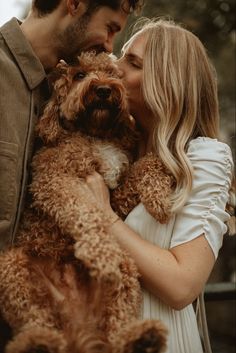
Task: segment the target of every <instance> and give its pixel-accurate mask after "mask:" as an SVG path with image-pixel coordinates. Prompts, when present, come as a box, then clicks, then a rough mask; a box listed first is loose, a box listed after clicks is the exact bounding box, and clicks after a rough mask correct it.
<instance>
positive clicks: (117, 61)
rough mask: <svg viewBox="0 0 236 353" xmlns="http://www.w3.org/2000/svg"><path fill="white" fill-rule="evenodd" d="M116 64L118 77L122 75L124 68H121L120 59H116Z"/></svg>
mask: <svg viewBox="0 0 236 353" xmlns="http://www.w3.org/2000/svg"><path fill="white" fill-rule="evenodd" d="M116 65H117V68H118V76H119V78H123V77H124V70H123V69H122V63H121V59H118V60H116Z"/></svg>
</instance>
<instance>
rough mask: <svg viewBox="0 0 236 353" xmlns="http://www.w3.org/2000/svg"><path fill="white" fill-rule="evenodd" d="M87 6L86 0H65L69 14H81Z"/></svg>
mask: <svg viewBox="0 0 236 353" xmlns="http://www.w3.org/2000/svg"><path fill="white" fill-rule="evenodd" d="M87 7H88V2H87V1H86V0H67V8H68V12H69V13H70V14H71V16H75V15H78V14H79V15H81V16H82V15H83V14H84V13H85V12H86V10H87Z"/></svg>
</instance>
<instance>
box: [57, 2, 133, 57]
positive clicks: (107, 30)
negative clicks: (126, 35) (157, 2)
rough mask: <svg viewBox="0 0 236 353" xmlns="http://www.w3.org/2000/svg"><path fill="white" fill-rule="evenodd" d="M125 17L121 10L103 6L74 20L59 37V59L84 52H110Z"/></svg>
mask: <svg viewBox="0 0 236 353" xmlns="http://www.w3.org/2000/svg"><path fill="white" fill-rule="evenodd" d="M127 16H128V15H127V13H126V12H124V11H123V10H122V9H121V8H120V9H119V10H113V9H111V8H109V7H105V6H103V7H100V8H99V9H98V10H96V11H95V12H94V13H92V14H91V15H88V14H87V13H85V14H84V15H82V16H81V17H80V18H77V19H74V20H73V22H72V23H70V24H69V25H68V26H67V28H65V30H64V31H63V33H61V34H60V35H59V43H60V53H59V56H60V58H62V59H65V60H68V59H70V58H71V57H73V56H74V55H77V54H79V53H80V52H81V51H86V50H96V51H97V52H101V51H107V52H112V50H113V43H114V37H115V35H116V33H118V32H119V31H121V30H122V29H123V28H124V26H125V24H126V21H127Z"/></svg>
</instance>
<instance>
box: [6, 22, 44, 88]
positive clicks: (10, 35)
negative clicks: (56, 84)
mask: <svg viewBox="0 0 236 353" xmlns="http://www.w3.org/2000/svg"><path fill="white" fill-rule="evenodd" d="M0 33H1V34H2V36H3V38H4V40H5V42H6V45H7V46H8V48H9V50H10V51H11V53H12V55H13V56H14V58H15V60H16V62H17V64H18V66H19V68H20V70H21V72H22V74H23V76H24V78H25V80H26V82H27V84H28V86H29V88H30V89H34V88H35V87H37V86H38V85H39V84H40V83H41V82H42V81H43V80H44V78H45V77H46V73H45V70H44V68H43V65H42V64H41V62H40V60H39V59H38V57H37V56H36V54H35V53H34V51H33V49H32V47H31V45H30V43H29V42H28V41H27V39H26V38H25V36H24V34H23V32H22V30H21V29H20V22H19V21H18V20H17V19H16V18H12V19H11V20H10V21H9V22H7V23H5V25H3V26H2V27H1V28H0Z"/></svg>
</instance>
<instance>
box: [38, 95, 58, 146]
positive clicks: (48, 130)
mask: <svg viewBox="0 0 236 353" xmlns="http://www.w3.org/2000/svg"><path fill="white" fill-rule="evenodd" d="M61 131H62V128H61V126H60V124H59V105H58V101H57V97H56V96H55V98H54V99H52V100H51V101H50V102H49V103H48V104H47V105H46V108H45V110H44V113H43V115H42V116H41V118H40V119H39V122H38V124H37V126H36V134H37V135H38V136H39V137H40V138H41V139H42V140H43V142H44V143H45V144H48V143H53V142H56V140H57V138H58V136H59V135H60V132H61Z"/></svg>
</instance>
